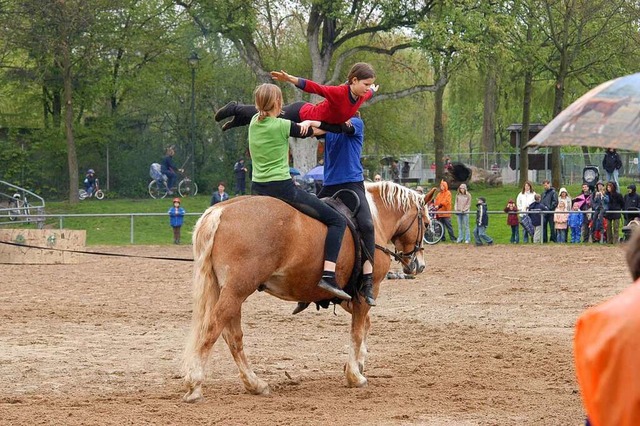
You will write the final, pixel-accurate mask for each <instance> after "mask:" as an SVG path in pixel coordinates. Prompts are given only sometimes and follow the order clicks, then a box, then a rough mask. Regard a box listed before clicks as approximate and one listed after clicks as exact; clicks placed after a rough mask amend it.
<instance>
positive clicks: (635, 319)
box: [574, 279, 640, 426]
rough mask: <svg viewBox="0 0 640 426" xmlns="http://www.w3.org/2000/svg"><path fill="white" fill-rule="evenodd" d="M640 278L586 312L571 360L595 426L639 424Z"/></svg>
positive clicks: (631, 425)
mask: <svg viewBox="0 0 640 426" xmlns="http://www.w3.org/2000/svg"><path fill="white" fill-rule="evenodd" d="M639 339H640V279H638V280H636V282H635V283H634V284H633V285H632V286H631V287H629V288H627V289H625V290H624V291H623V292H622V293H620V294H618V295H617V296H615V297H613V298H611V299H610V300H608V301H606V302H604V303H601V304H600V305H598V306H594V307H592V308H590V309H588V310H587V311H586V312H584V313H583V314H582V315H581V316H580V318H579V319H578V323H577V324H576V334H575V337H574V356H575V362H576V374H577V376H578V383H579V385H580V390H581V392H582V400H583V402H584V406H585V408H586V410H587V415H588V416H589V420H590V422H591V424H592V425H593V426H608V425H616V426H637V425H640V341H639Z"/></svg>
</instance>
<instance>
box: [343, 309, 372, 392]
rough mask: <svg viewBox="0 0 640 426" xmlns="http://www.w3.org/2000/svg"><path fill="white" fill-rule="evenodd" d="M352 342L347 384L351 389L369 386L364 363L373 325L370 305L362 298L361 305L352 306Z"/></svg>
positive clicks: (347, 367)
mask: <svg viewBox="0 0 640 426" xmlns="http://www.w3.org/2000/svg"><path fill="white" fill-rule="evenodd" d="M351 305H352V306H351V342H349V343H350V344H349V360H348V361H347V365H346V366H345V375H346V378H347V384H348V385H349V386H350V387H357V388H360V387H363V386H366V385H367V378H366V377H365V376H364V375H363V374H362V373H363V372H364V363H365V361H366V358H367V343H366V341H367V333H368V332H369V327H370V325H371V322H370V319H369V305H367V304H366V303H365V302H364V300H362V298H360V300H359V303H352V304H351Z"/></svg>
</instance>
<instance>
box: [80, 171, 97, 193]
mask: <svg viewBox="0 0 640 426" xmlns="http://www.w3.org/2000/svg"><path fill="white" fill-rule="evenodd" d="M83 183H84V190H85V191H86V192H87V194H89V197H91V195H92V194H93V191H95V190H96V189H97V182H96V172H95V171H94V170H93V169H89V170H87V175H86V176H85V177H84V182H83Z"/></svg>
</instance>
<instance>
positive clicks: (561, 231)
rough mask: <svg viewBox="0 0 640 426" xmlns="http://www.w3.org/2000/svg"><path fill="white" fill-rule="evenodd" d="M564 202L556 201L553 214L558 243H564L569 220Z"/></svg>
mask: <svg viewBox="0 0 640 426" xmlns="http://www.w3.org/2000/svg"><path fill="white" fill-rule="evenodd" d="M565 205H566V202H565V201H564V200H559V201H558V207H556V212H555V213H554V214H553V223H554V227H555V230H556V242H558V243H566V242H567V227H568V224H567V222H568V221H569V214H568V213H567V212H569V211H570V210H567V209H566V208H565Z"/></svg>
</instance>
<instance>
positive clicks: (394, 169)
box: [389, 160, 400, 183]
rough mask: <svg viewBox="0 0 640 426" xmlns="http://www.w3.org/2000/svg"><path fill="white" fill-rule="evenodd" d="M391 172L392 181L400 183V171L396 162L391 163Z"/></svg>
mask: <svg viewBox="0 0 640 426" xmlns="http://www.w3.org/2000/svg"><path fill="white" fill-rule="evenodd" d="M389 171H390V172H391V181H392V182H394V183H400V169H399V168H398V162H397V161H396V160H393V161H391V169H390V170H389Z"/></svg>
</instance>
